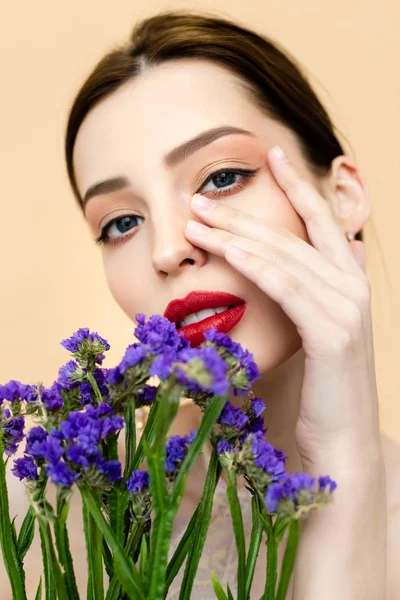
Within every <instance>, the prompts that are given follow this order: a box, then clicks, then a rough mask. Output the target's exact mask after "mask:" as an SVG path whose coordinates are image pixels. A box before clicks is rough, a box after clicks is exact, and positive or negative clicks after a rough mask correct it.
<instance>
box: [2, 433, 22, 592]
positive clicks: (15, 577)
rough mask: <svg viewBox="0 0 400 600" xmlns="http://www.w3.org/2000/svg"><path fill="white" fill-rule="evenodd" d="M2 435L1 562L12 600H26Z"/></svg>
mask: <svg viewBox="0 0 400 600" xmlns="http://www.w3.org/2000/svg"><path fill="white" fill-rule="evenodd" d="M3 453H4V444H3V434H2V431H1V430H0V546H1V549H2V553H3V562H4V564H5V567H6V571H7V574H8V578H9V580H10V584H11V589H12V595H13V600H26V592H25V585H24V579H25V574H24V571H23V568H22V562H21V561H20V558H19V556H18V549H17V547H16V544H15V540H14V537H13V533H12V525H11V521H10V510H9V502H8V490H7V481H6V465H5V463H4V458H3Z"/></svg>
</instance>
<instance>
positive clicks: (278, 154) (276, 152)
mask: <svg viewBox="0 0 400 600" xmlns="http://www.w3.org/2000/svg"><path fill="white" fill-rule="evenodd" d="M272 154H273V156H274V158H276V160H278V161H279V162H281V163H287V162H289V161H288V158H287V156H286V154H285V153H284V151H283V150H282V148H281V147H280V146H274V147H273V148H272Z"/></svg>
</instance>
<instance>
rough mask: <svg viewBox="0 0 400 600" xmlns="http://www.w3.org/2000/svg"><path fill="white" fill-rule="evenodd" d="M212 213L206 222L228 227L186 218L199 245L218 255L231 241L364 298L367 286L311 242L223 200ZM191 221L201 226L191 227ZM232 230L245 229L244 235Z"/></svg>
mask: <svg viewBox="0 0 400 600" xmlns="http://www.w3.org/2000/svg"><path fill="white" fill-rule="evenodd" d="M212 213H213V216H212V217H211V215H210V214H208V217H207V220H208V222H209V223H211V222H214V224H215V225H217V226H221V223H222V224H224V226H225V228H227V229H228V231H226V230H225V229H217V228H216V227H207V226H205V225H204V224H203V223H197V222H194V221H189V223H188V226H187V228H186V236H187V237H188V238H189V239H190V240H192V241H193V242H194V243H196V244H197V245H198V246H200V247H202V248H204V249H206V250H208V251H209V252H212V253H213V254H216V255H217V256H225V254H226V251H227V248H228V247H229V246H232V245H233V246H236V247H239V248H242V249H244V250H247V251H248V252H251V253H253V254H255V255H257V256H259V257H261V258H264V259H265V260H268V261H269V262H271V263H274V264H278V265H279V266H280V267H282V268H283V269H286V270H287V271H288V272H290V273H292V274H293V275H297V276H298V277H302V273H303V272H304V273H308V272H312V273H314V275H315V276H317V277H318V278H319V279H320V280H322V281H324V282H325V283H326V284H327V285H329V286H330V287H331V288H333V289H335V290H336V291H337V292H339V293H340V294H342V295H343V296H347V297H348V298H350V299H352V300H353V301H355V302H358V301H360V300H363V298H364V296H365V292H366V290H364V285H363V283H362V282H361V281H360V279H359V278H357V277H354V276H353V275H350V274H349V273H346V272H344V271H342V270H341V269H338V268H337V267H336V266H335V265H333V264H332V263H330V262H328V261H327V260H326V258H324V257H323V256H322V255H321V254H320V253H319V252H318V250H316V249H315V248H314V247H313V246H311V245H310V244H308V243H307V242H305V241H304V240H302V239H301V238H299V237H298V236H296V235H294V234H293V233H291V232H290V231H288V230H280V229H279V228H278V227H274V228H270V226H269V225H266V224H265V222H264V223H263V224H262V222H260V220H256V219H254V217H251V216H250V215H247V214H244V213H241V212H240V211H237V210H235V209H233V208H230V207H227V206H225V205H222V204H221V205H218V206H216V207H215V209H214V210H213V211H212ZM193 223H194V224H195V225H196V226H197V227H198V226H199V225H200V226H203V227H202V228H200V229H197V228H196V229H194V230H192V229H191V224H193ZM233 232H239V233H240V234H242V233H243V232H244V234H245V235H246V236H247V237H242V236H241V235H236V234H235V233H233ZM270 240H271V241H270Z"/></svg>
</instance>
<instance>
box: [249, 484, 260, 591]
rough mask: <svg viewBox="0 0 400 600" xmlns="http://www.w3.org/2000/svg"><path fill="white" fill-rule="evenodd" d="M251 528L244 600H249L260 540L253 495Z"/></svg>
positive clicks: (256, 506)
mask: <svg viewBox="0 0 400 600" xmlns="http://www.w3.org/2000/svg"><path fill="white" fill-rule="evenodd" d="M251 512H252V528H251V535H250V546H249V552H248V554H247V559H246V600H249V599H250V590H251V584H252V582H253V577H254V570H255V567H256V562H257V557H258V553H259V551H260V545H261V539H262V532H263V530H262V527H261V521H260V517H259V511H258V499H257V497H256V496H254V495H253V497H252V499H251Z"/></svg>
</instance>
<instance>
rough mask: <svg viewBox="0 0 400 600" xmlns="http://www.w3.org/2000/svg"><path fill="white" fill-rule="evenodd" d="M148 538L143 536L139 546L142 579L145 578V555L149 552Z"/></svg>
mask: <svg viewBox="0 0 400 600" xmlns="http://www.w3.org/2000/svg"><path fill="white" fill-rule="evenodd" d="M148 540H149V538H148V537H147V536H145V535H143V536H142V543H141V544H140V574H141V576H142V578H143V579H145V578H146V569H147V555H148V551H149V547H148Z"/></svg>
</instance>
